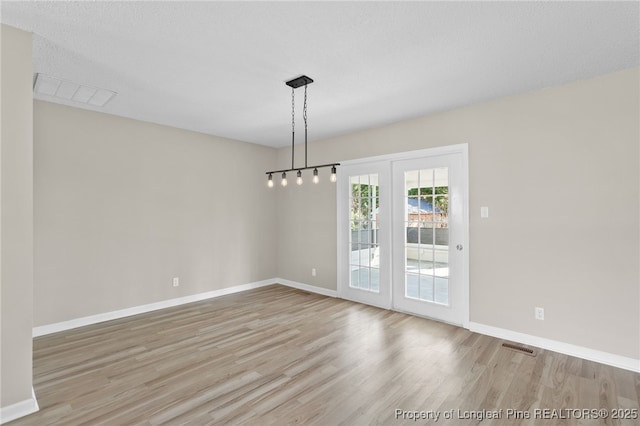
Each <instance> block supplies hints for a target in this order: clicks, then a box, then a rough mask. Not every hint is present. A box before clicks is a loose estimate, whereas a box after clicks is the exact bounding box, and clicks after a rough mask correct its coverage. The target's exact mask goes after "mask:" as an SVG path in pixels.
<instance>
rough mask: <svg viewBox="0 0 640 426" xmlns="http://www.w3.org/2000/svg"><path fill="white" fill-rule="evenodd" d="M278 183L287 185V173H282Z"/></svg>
mask: <svg viewBox="0 0 640 426" xmlns="http://www.w3.org/2000/svg"><path fill="white" fill-rule="evenodd" d="M280 185H282V186H287V174H286V173H282V180H281V181H280Z"/></svg>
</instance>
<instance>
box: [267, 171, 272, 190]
mask: <svg viewBox="0 0 640 426" xmlns="http://www.w3.org/2000/svg"><path fill="white" fill-rule="evenodd" d="M267 186H268V187H269V188H273V175H272V174H271V173H269V180H268V181H267Z"/></svg>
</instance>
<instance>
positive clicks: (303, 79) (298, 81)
mask: <svg viewBox="0 0 640 426" xmlns="http://www.w3.org/2000/svg"><path fill="white" fill-rule="evenodd" d="M311 83H313V80H312V79H311V78H309V77H307V76H306V75H303V76H300V77H297V78H294V79H293V80H289V81H287V82H286V85H287V86H289V87H291V168H290V169H285V170H272V171H270V172H266V174H267V176H268V178H267V186H268V187H269V188H273V174H274V173H276V174H277V173H282V180H281V181H280V185H282V186H283V187H285V186H287V172H297V173H296V184H298V185H302V182H303V181H302V171H303V170H310V169H313V179H312V182H313V183H318V182H320V177H319V176H318V169H321V168H324V167H331V175H330V176H329V181H330V182H335V181H336V180H337V176H336V166H339V165H340V163H331V164H321V165H318V166H309V165H308V164H307V85H309V84H311ZM302 86H304V108H303V110H302V116H303V118H304V167H295V136H296V132H295V128H296V114H295V113H296V107H295V105H296V104H295V90H296V89H297V88H298V87H302Z"/></svg>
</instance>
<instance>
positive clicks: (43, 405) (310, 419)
mask: <svg viewBox="0 0 640 426" xmlns="http://www.w3.org/2000/svg"><path fill="white" fill-rule="evenodd" d="M502 343H503V341H502V340H499V339H495V338H492V337H488V336H483V335H479V334H476V333H471V332H469V331H468V330H465V329H462V328H459V327H454V326H451V325H447V324H443V323H438V322H435V321H431V320H427V319H424V318H418V317H414V316H410V315H405V314H402V313H398V312H393V311H388V310H383V309H378V308H374V307H371V306H366V305H361V304H357V303H352V302H349V301H345V300H341V299H334V298H330V297H325V296H320V295H316V294H310V293H307V292H303V291H299V290H295V289H291V288H287V287H283V286H278V285H274V286H268V287H263V288H260V289H255V290H250V291H247V292H244V293H239V294H234V295H229V296H224V297H221V298H217V299H212V300H206V301H201V302H196V303H191V304H188V305H183V306H177V307H172V308H168V309H164V310H161V311H154V312H148V313H145V314H141V315H137V316H134V317H129V318H122V319H118V320H114V321H109V322H104V323H101V324H94V325H91V326H87V327H83V328H79V329H75V330H69V331H65V332H61V333H57V334H54V335H49V336H43V337H38V338H36V339H34V360H33V362H34V384H35V385H34V387H35V391H36V396H37V398H38V403H39V404H40V411H39V412H37V413H34V414H32V415H29V416H27V417H24V418H22V419H18V420H16V421H14V422H12V423H10V424H11V425H15V426H21V425H38V426H41V425H80V424H88V425H98V424H104V425H129V424H148V425H174V424H198V425H213V424H247V425H253V424H274V425H286V424H315V425H337V424H345V425H360V424H416V423H417V424H424V423H433V421H432V420H431V421H427V420H420V421H418V422H416V421H414V420H413V419H410V418H407V417H406V416H405V417H404V418H403V416H402V415H400V416H398V415H397V413H396V410H397V409H400V410H405V411H425V412H428V411H432V412H433V413H435V412H439V414H440V416H441V417H440V419H439V422H438V424H444V425H446V424H451V425H479V424H480V425H512V424H521V425H525V426H526V425H535V424H542V425H549V424H566V425H578V424H605V423H600V422H595V423H594V422H591V423H590V422H585V421H584V420H577V419H556V420H543V419H532V418H529V419H526V418H519V419H514V418H510V419H509V418H506V415H503V417H502V418H501V419H482V420H481V419H479V418H477V416H476V418H470V419H463V420H461V419H459V418H458V415H459V414H458V412H457V410H461V411H462V412H463V413H462V414H464V412H465V411H468V412H472V413H478V412H481V411H482V410H487V411H491V410H504V411H505V412H506V410H507V409H512V410H521V411H524V412H528V413H530V414H532V415H533V410H535V409H544V408H548V409H562V408H577V409H588V408H608V409H613V408H629V409H634V408H636V409H637V408H640V374H637V373H631V372H628V371H624V370H620V369H616V368H614V367H609V366H605V365H600V364H597V363H593V362H590V361H584V360H581V359H577V358H573V357H569V356H566V355H562V354H558V353H554V352H549V351H545V350H537V355H536V356H535V357H530V356H526V355H523V354H520V353H517V352H514V351H511V350H507V349H504V348H502V347H501V344H502ZM445 410H447V411H448V410H453V412H454V416H453V418H451V419H444V418H443V417H442V415H443V413H444V411H445ZM606 424H625V425H626V424H638V423H637V421H635V420H631V421H622V422H620V421H618V422H614V421H608V422H607V423H606Z"/></svg>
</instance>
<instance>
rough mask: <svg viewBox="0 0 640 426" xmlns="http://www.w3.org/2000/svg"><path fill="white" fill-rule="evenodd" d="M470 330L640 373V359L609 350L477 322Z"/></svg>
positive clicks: (473, 323)
mask: <svg viewBox="0 0 640 426" xmlns="http://www.w3.org/2000/svg"><path fill="white" fill-rule="evenodd" d="M469 330H471V331H473V332H476V333H480V334H486V335H488V336H493V337H497V338H499V339H504V340H511V341H512V342H517V343H522V344H525V345H530V346H535V347H537V348H541V349H548V350H550V351H554V352H559V353H561V354H565V355H571V356H575V357H577V358H582V359H586V360H589V361H595V362H599V363H601V364H606V365H611V366H613V367H618V368H623V369H625V370H630V371H633V372H636V373H640V359H634V358H629V357H625V356H621V355H616V354H612V353H609V352H603V351H599V350H596V349H590V348H586V347H584V346H577V345H572V344H570V343H564V342H560V341H557V340H551V339H545V338H543V337H538V336H532V335H530V334H525V333H519V332H517V331H511V330H507V329H504V328H498V327H493V326H490V325H484V324H479V323H476V322H470V323H469Z"/></svg>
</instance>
